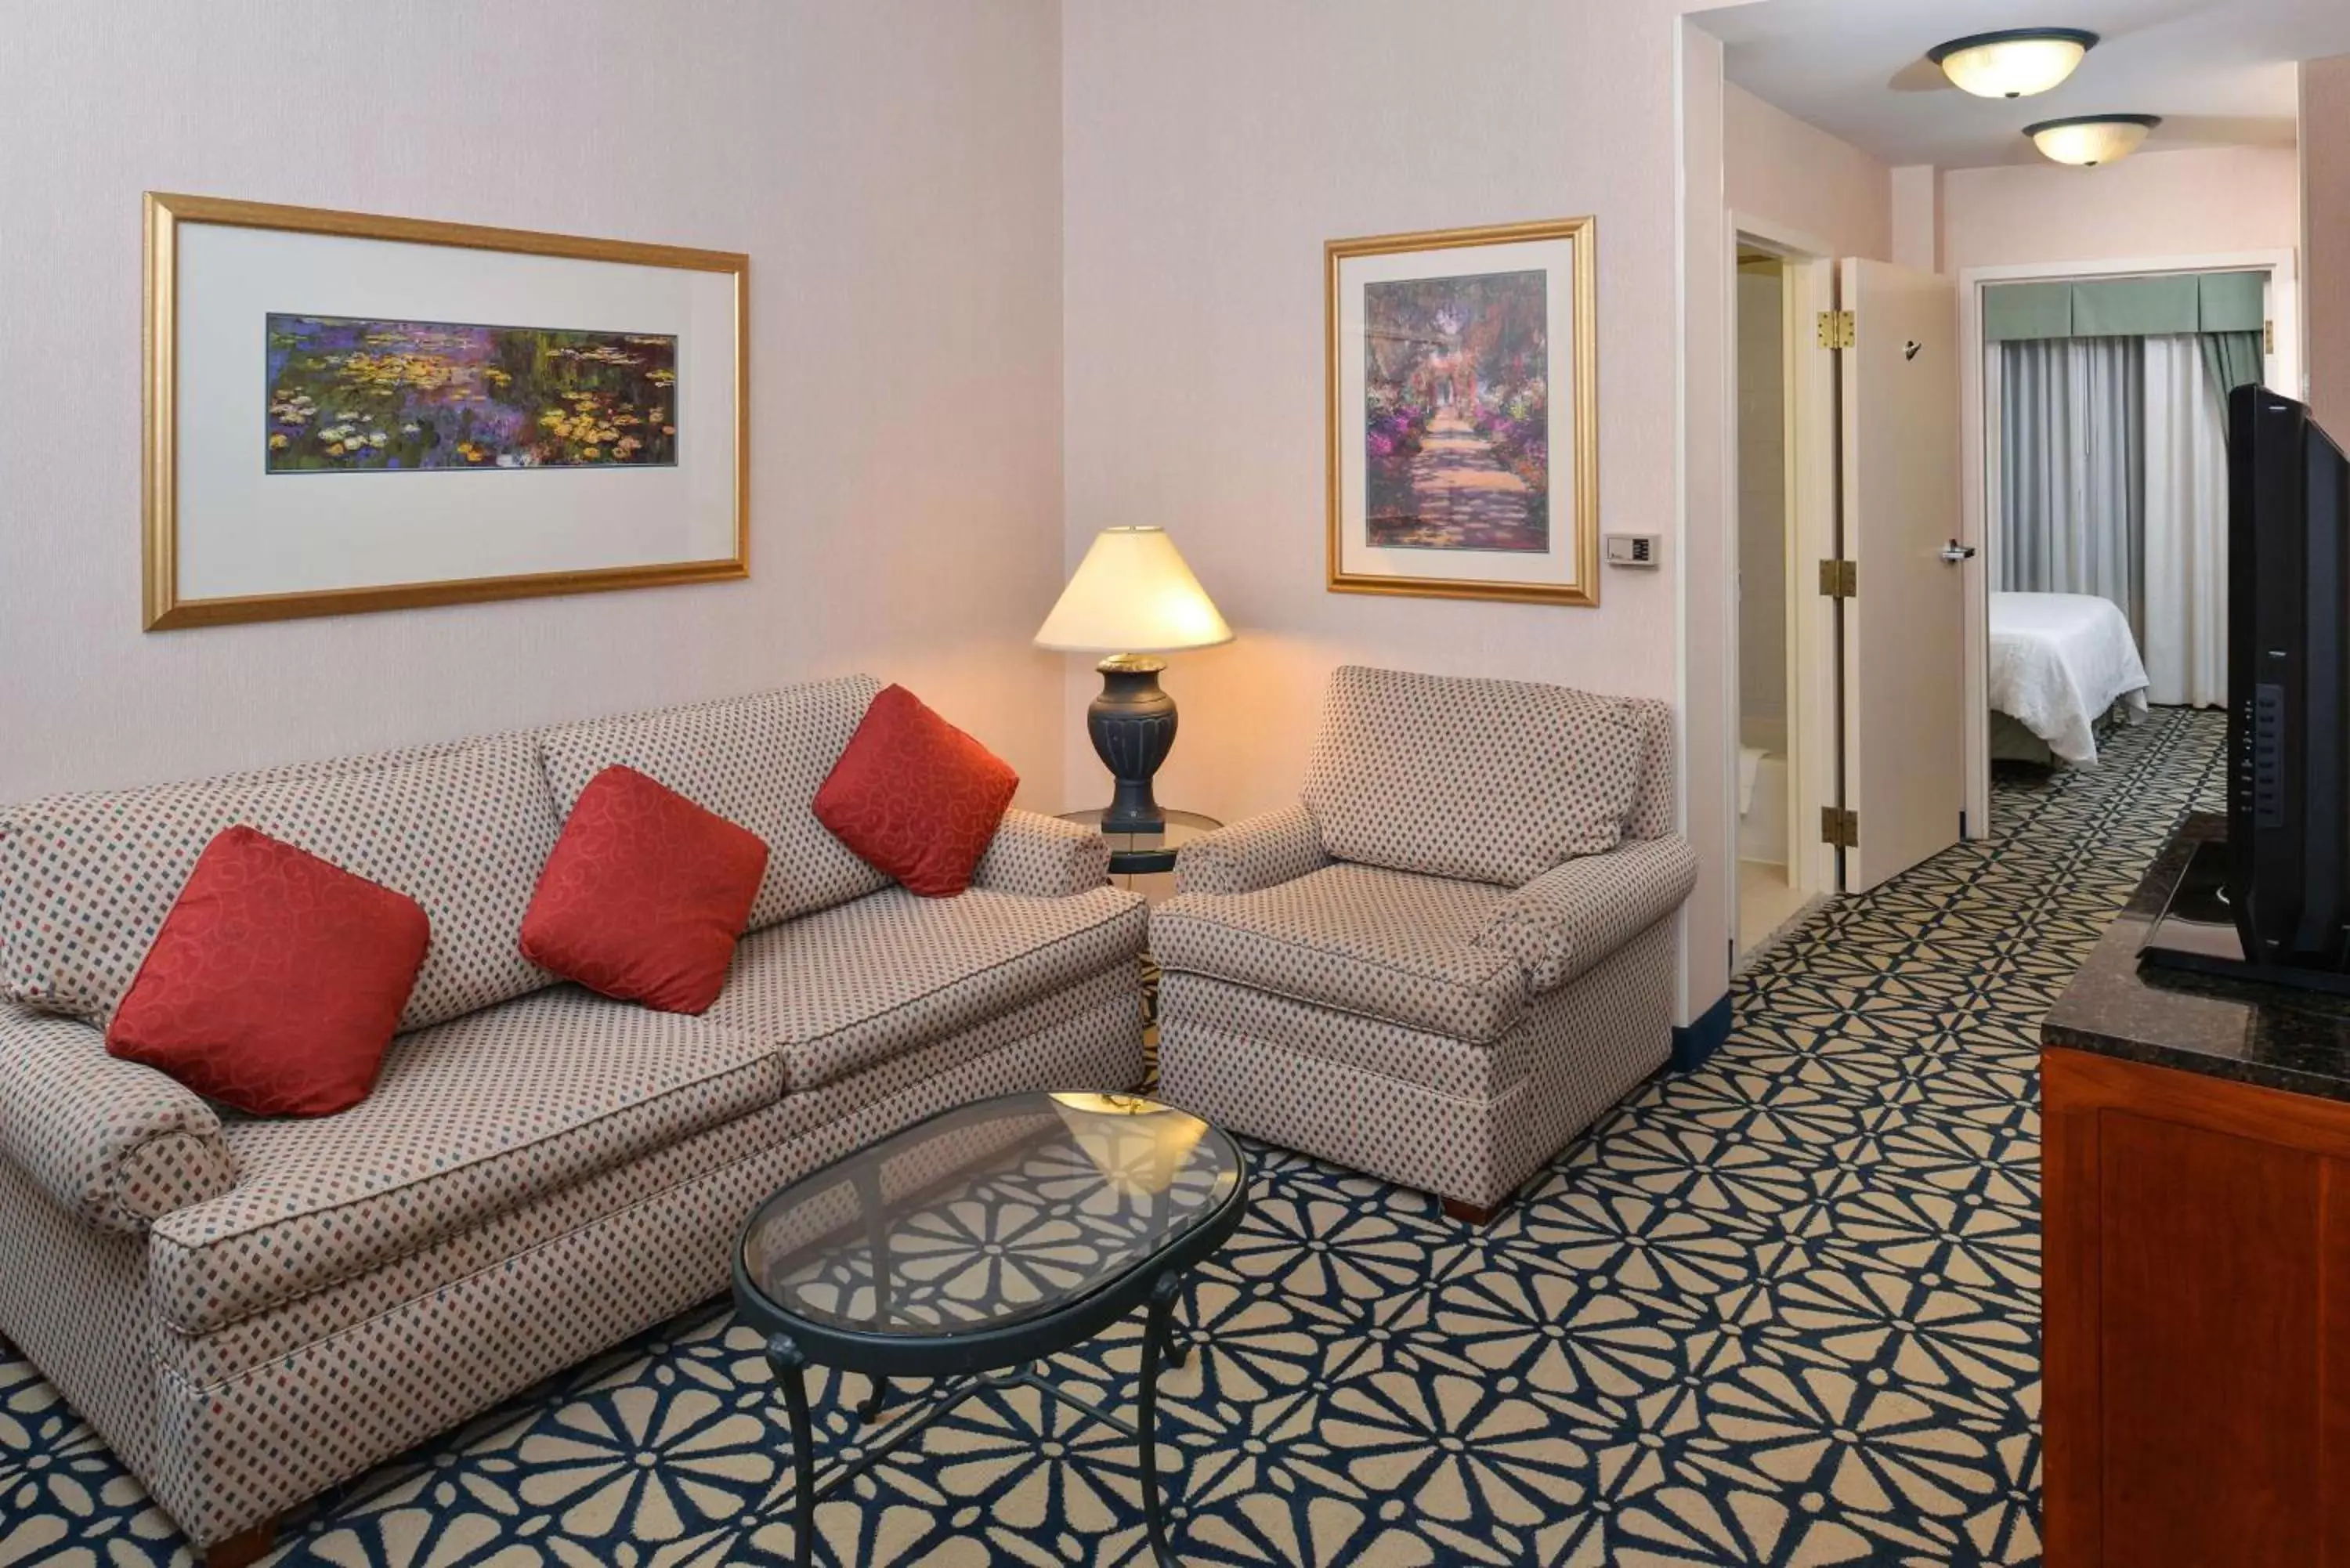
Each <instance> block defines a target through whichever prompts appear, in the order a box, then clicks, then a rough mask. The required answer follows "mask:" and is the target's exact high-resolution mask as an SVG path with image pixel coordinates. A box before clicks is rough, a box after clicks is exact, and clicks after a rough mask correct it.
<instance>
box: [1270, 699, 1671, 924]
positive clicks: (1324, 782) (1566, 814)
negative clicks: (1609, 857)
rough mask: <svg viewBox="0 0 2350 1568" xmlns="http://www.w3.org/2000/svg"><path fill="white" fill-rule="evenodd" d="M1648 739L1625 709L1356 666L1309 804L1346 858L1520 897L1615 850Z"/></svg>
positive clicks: (1330, 708)
mask: <svg viewBox="0 0 2350 1568" xmlns="http://www.w3.org/2000/svg"><path fill="white" fill-rule="evenodd" d="M1645 740H1646V727H1645V725H1644V724H1643V723H1642V722H1641V719H1640V715H1639V714H1638V713H1637V712H1636V711H1634V710H1633V709H1632V707H1631V705H1630V704H1629V703H1627V702H1626V701H1623V700H1622V699H1620V698H1614V697H1600V696H1595V695H1593V694H1592V693H1590V692H1587V691H1570V690H1568V689H1566V688H1565V687H1560V686H1537V685H1534V684H1532V683H1530V682H1526V681H1519V680H1460V679H1451V678H1446V677H1440V676H1434V675H1412V674H1408V673H1406V672H1404V671H1402V670H1366V669H1363V668H1361V667H1359V666H1354V665H1349V666H1347V667H1346V668H1344V669H1341V670H1337V671H1336V673H1335V674H1333V675H1332V676H1331V678H1330V690H1329V694H1328V697H1327V699H1326V701H1325V704H1324V707H1323V712H1322V727H1321V730H1320V732H1319V733H1318V734H1317V735H1316V737H1315V742H1314V750H1313V753H1312V758H1311V760H1310V762H1309V763H1307V767H1306V774H1305V788H1304V790H1303V791H1302V792H1301V798H1302V799H1303V800H1304V801H1305V806H1306V809H1307V810H1309V811H1311V812H1312V813H1313V814H1314V820H1315V824H1316V825H1317V826H1319V827H1320V828H1321V831H1322V842H1323V845H1324V846H1325V847H1326V849H1327V850H1328V851H1329V852H1330V854H1331V855H1332V856H1333V857H1336V858H1337V859H1340V860H1353V861H1357V862H1360V863H1362V864H1364V865H1367V866H1385V867H1390V868H1391V869H1394V870H1398V871H1417V872H1419V873H1421V874H1422V875H1425V876H1430V877H1469V878H1471V879H1472V880H1475V881H1480V882H1494V883H1499V884H1500V885H1502V886H1503V887H1506V888H1515V887H1519V886H1522V885H1523V884H1524V883H1526V882H1530V881H1532V880H1533V879H1534V877H1539V876H1541V875H1542V874H1543V873H1544V871H1547V870H1549V869H1550V868H1551V867H1554V866H1555V865H1557V864H1559V862H1561V861H1563V860H1565V859H1566V858H1568V857H1570V856H1575V855H1597V854H1601V853H1604V852H1605V851H1607V850H1609V849H1613V848H1614V847H1615V846H1617V843H1618V842H1619V841H1620V840H1621V839H1622V837H1623V836H1624V824H1625V818H1626V816H1627V815H1628V814H1629V813H1630V811H1631V808H1632V805H1633V801H1634V798H1635V795H1636V793H1637V792H1638V789H1639V787H1640V784H1641V781H1642V779H1643V777H1644V774H1645V763H1646V758H1645V756H1644V754H1643V753H1644V743H1645Z"/></svg>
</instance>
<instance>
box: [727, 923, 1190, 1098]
mask: <svg viewBox="0 0 2350 1568" xmlns="http://www.w3.org/2000/svg"><path fill="white" fill-rule="evenodd" d="M1147 924H1148V922H1147V920H1146V918H1145V915H1144V906H1143V901H1142V900H1141V899H1140V898H1138V897H1136V896H1135V895H1134V894H1132V893H1127V892H1121V891H1119V890H1118V888H1095V889H1094V890H1093V891H1091V892H1089V893H1083V894H1080V895H1078V896H1077V897H1076V898H1016V897H1014V896H1012V895H1010V894H1004V893H983V892H975V891H974V892H970V893H965V894H962V896H961V897H959V898H919V897H917V896H915V895H914V894H911V893H909V892H907V891H905V890H904V889H903V888H887V889H885V890H883V891H881V892H879V893H875V894H873V895H872V896H870V897H869V898H859V899H858V900H856V901H855V902H854V903H849V904H843V905H840V906H839V907H838V908H837V909H827V910H825V911H823V912H822V913H821V914H815V915H809V916H806V918H804V919H797V920H793V921H790V922H788V923H787V924H785V925H781V926H777V927H775V928H774V929H771V930H765V931H761V932H759V933H758V934H757V935H755V936H753V937H749V938H747V939H745V940H743V944H742V946H741V947H739V948H737V949H736V950H735V952H734V975H733V979H732V980H731V981H728V982H727V986H726V989H725V991H724V992H722V993H720V995H719V998H718V1000H717V1002H714V1003H712V1006H711V1009H710V1011H709V1012H708V1013H706V1014H704V1016H705V1017H706V1018H708V1019H709V1021H710V1022H712V1023H719V1024H723V1025H724V1026H726V1027H727V1028H729V1029H733V1030H737V1031H739V1032H741V1033H743V1034H746V1035H752V1036H755V1037H756V1038H759V1039H762V1040H765V1041H767V1042H769V1043H771V1044H773V1045H774V1047H775V1051H776V1053H777V1054H778V1055H779V1056H780V1057H781V1059H782V1061H783V1064H784V1079H785V1085H786V1086H787V1087H788V1088H789V1089H791V1090H792V1091H793V1092H795V1093H796V1092H798V1091H801V1090H804V1089H813V1088H816V1087H818V1086H819V1085H825V1084H829V1083H831V1082H833V1081H834V1080H836V1079H838V1078H843V1077H846V1076H847V1075H849V1074H851V1073H854V1072H857V1071H858V1069H860V1068H863V1067H867V1066H870V1065H872V1064H874V1063H877V1062H880V1061H884V1060H886V1059H888V1058H889V1057H892V1056H898V1055H901V1054H905V1053H906V1052H909V1051H913V1050H916V1049H919V1048H920V1047H921V1046H924V1045H927V1044H931V1042H932V1041H935V1040H940V1039H943V1038H945V1037H946V1036H948V1035H950V1034H952V1033H957V1032H959V1031H961V1030H964V1029H968V1028H971V1027H973V1026H974V1025H977V1024H980V1023H986V1022H987V1021H988V1020H990V1019H992V1018H994V1017H996V1016H997V1015H999V1014H1001V1013H1004V1012H1011V1011H1012V1010H1013V1009H1014V1008H1016V1007H1021V1006H1024V1005H1026V1004H1027V1003H1029V1002H1035V1001H1036V1000H1037V999H1039V998H1041V997H1044V996H1046V995H1048V994H1050V993H1051V992H1055V991H1056V990H1060V989H1062V988H1065V987H1067V986H1072V985H1076V984H1077V983H1078V982H1079V981H1086V980H1089V979H1091V978H1093V977H1094V976H1095V975H1097V974H1099V973H1101V972H1102V971H1105V970H1107V969H1111V968H1114V967H1116V966H1118V965H1120V964H1130V963H1133V962H1135V961H1137V960H1138V959H1139V957H1140V956H1141V953H1142V944H1143V937H1144V934H1145V929H1146V926H1147ZM1135 1027H1136V1028H1137V1029H1139V1028H1140V1027H1141V1020H1140V1019H1139V1018H1138V1019H1137V1020H1136V1021H1135ZM1121 1086H1123V1085H1121Z"/></svg>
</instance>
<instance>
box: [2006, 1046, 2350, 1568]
mask: <svg viewBox="0 0 2350 1568" xmlns="http://www.w3.org/2000/svg"><path fill="white" fill-rule="evenodd" d="M2041 1088H2042V1095H2043V1123H2042V1132H2043V1149H2042V1174H2043V1189H2042V1195H2041V1196H2042V1204H2043V1220H2044V1231H2043V1289H2044V1293H2045V1295H2044V1308H2043V1326H2044V1331H2045V1332H2044V1346H2043V1349H2044V1355H2045V1358H2046V1385H2045V1395H2044V1405H2043V1431H2044V1446H2043V1458H2044V1476H2043V1480H2044V1488H2045V1490H2044V1501H2045V1511H2044V1520H2043V1538H2044V1540H2045V1542H2046V1548H2047V1552H2046V1560H2047V1563H2048V1568H2172V1565H2178V1568H2350V1103H2345V1102H2343V1101H2339V1100H2333V1099H2325V1098H2320V1097H2316V1096H2304V1095H2296V1094H2290V1093H2287V1092H2284V1091H2282V1090H2278V1089H2270V1088H2261V1087H2255V1086H2252V1085H2245V1084H2240V1083H2234V1082H2230V1081H2228V1080H2225V1079H2221V1078H2217V1077H2210V1076H2205V1075H2200V1074H2194V1073H2186V1072H2180V1071H2177V1070H2174V1069H2171V1068H2168V1067H2153V1066H2145V1065H2141V1064H2137V1063H2135V1062H2128V1061H2123V1060H2118V1059H2116V1058H2113V1057H2108V1056H2101V1055H2094V1054H2088V1053H2086V1052H2081V1051H2072V1050H2063V1049H2054V1048H2052V1049H2049V1050H2047V1051H2045V1052H2043V1055H2042V1079H2041Z"/></svg>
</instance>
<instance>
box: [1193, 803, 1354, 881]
mask: <svg viewBox="0 0 2350 1568" xmlns="http://www.w3.org/2000/svg"><path fill="white" fill-rule="evenodd" d="M1329 864H1330V854H1329V851H1327V850H1326V849H1324V848H1323V847H1322V830H1321V828H1319V827H1318V826H1315V822H1314V816H1313V814H1312V813H1311V812H1308V811H1307V810H1306V809H1305V807H1304V806H1302V805H1285V806H1283V807H1282V808H1281V809H1280V810H1278V811H1268V812H1264V813H1263V814H1261V815H1256V816H1251V817H1245V818H1243V820H1241V821H1239V822H1235V823H1233V824H1232V826H1229V827H1220V828H1218V829H1216V831H1215V832H1213V833H1211V834H1209V835H1207V836H1205V837H1203V838H1195V839H1193V840H1191V843H1189V844H1187V845H1185V846H1183V847H1182V849H1181V851H1180V853H1178V854H1177V855H1176V857H1175V887H1176V890H1177V891H1179V892H1183V893H1254V892H1258V891H1260V890H1262V889H1263V888H1272V887H1276V886H1278V885H1279V884H1281V883H1284V882H1295V880H1297V878H1298V877H1305V876H1310V875H1311V874H1313V873H1314V872H1316V871H1319V870H1320V869H1322V867H1325V866H1327V865H1329Z"/></svg>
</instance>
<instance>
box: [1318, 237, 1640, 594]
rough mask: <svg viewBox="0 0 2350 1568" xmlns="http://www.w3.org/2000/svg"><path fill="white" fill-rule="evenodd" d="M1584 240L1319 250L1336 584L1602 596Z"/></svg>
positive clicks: (1385, 590)
mask: <svg viewBox="0 0 2350 1568" xmlns="http://www.w3.org/2000/svg"><path fill="white" fill-rule="evenodd" d="M1592 235H1593V223H1592V220H1591V219H1589V218H1568V219H1564V220H1560V221H1557V222H1550V223H1513V224H1508V225H1505V226H1502V227H1496V228H1482V229H1452V230H1444V231H1440V232H1436V233H1428V234H1386V235H1381V236H1378V237H1377V238H1372V239H1357V240H1333V241H1331V242H1330V243H1329V244H1327V245H1326V246H1325V247H1324V250H1325V264H1326V274H1327V291H1328V292H1327V322H1328V337H1329V389H1330V410H1329V428H1330V478H1329V485H1330V577H1329V585H1330V588H1331V591H1332V592H1334V593H1356V594H1418V595H1426V596H1431V597H1446V598H1477V599H1518V600H1525V601H1529V602H1534V603H1540V604H1558V605H1596V604H1597V603H1598V602H1599V468H1598V446H1599V441H1598V431H1599V409H1598V385H1597V366H1598V352H1597V344H1596V338H1595V332H1594V325H1595V318H1596V277H1595V265H1594V257H1593V250H1592V246H1593V237H1592Z"/></svg>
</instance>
